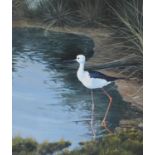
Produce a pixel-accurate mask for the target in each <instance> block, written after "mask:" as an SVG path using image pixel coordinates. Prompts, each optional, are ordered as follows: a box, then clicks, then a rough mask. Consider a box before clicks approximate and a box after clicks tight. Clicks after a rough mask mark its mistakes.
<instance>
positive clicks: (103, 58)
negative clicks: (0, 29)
mask: <svg viewBox="0 0 155 155" xmlns="http://www.w3.org/2000/svg"><path fill="white" fill-rule="evenodd" d="M13 27H38V28H45V29H46V30H52V31H56V32H68V33H74V34H82V35H86V36H88V37H91V38H92V39H93V40H94V43H95V48H94V56H93V57H92V58H91V59H90V60H89V62H88V64H89V65H97V64H103V63H106V62H110V61H113V60H115V59H120V58H122V57H124V56H126V53H124V52H122V51H121V50H120V51H115V49H111V50H107V45H109V42H110V40H111V35H112V32H111V31H110V30H108V29H107V28H102V29H101V28H97V29H94V28H70V27H64V28H60V27H52V28H48V27H47V26H46V25H43V24H41V23H40V22H35V23H34V22H31V21H25V20H24V21H15V22H13ZM108 49H109V48H108ZM116 52H117V54H114V53H116ZM100 71H101V72H104V73H106V74H108V75H112V76H124V75H123V74H122V73H121V72H119V70H116V71H114V70H103V69H101V70H100ZM116 85H117V89H118V91H119V92H120V94H121V95H122V97H123V98H124V100H125V101H127V102H130V103H131V104H133V105H134V106H136V107H137V108H138V109H140V110H142V107H143V92H142V91H143V89H142V83H141V82H139V81H137V79H132V80H127V81H124V80H121V81H117V82H116Z"/></svg>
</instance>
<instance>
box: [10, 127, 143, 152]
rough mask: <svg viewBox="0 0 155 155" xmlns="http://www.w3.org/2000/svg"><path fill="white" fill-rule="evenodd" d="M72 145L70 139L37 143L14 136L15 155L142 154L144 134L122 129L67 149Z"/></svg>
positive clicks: (139, 131)
mask: <svg viewBox="0 0 155 155" xmlns="http://www.w3.org/2000/svg"><path fill="white" fill-rule="evenodd" d="M70 145H71V143H70V142H68V141H63V140H61V141H59V142H55V143H50V142H44V143H42V144H39V143H37V142H36V141H35V140H33V139H31V138H26V139H23V138H21V137H15V138H13V148H12V149H13V155H47V154H53V153H55V152H57V153H58V152H59V155H142V154H143V134H142V131H141V130H138V129H133V128H132V129H126V130H121V131H120V132H119V133H115V134H109V135H107V136H105V137H104V138H101V139H98V140H96V141H90V142H85V143H81V147H80V148H79V149H75V150H72V151H69V150H68V149H65V148H67V147H69V146H70Z"/></svg>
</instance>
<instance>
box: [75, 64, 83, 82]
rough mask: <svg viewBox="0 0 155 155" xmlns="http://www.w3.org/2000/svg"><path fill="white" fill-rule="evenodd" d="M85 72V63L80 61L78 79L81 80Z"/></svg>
mask: <svg viewBox="0 0 155 155" xmlns="http://www.w3.org/2000/svg"><path fill="white" fill-rule="evenodd" d="M83 74H84V63H80V66H79V69H78V71H77V76H78V79H79V80H80V79H81V78H82V76H83Z"/></svg>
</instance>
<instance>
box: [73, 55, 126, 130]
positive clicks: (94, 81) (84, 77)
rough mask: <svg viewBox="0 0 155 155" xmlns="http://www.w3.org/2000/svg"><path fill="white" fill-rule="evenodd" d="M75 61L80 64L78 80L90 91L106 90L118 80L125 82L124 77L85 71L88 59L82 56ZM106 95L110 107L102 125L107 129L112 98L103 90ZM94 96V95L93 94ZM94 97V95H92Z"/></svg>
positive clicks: (78, 56)
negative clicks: (105, 88) (106, 87)
mask: <svg viewBox="0 0 155 155" xmlns="http://www.w3.org/2000/svg"><path fill="white" fill-rule="evenodd" d="M73 61H76V62H78V63H79V68H78V70H77V78H78V80H79V81H80V82H81V83H82V84H83V85H84V86H85V87H86V88H88V89H91V90H93V89H98V88H104V87H105V86H107V85H109V84H111V83H112V82H114V81H116V80H123V79H125V78H122V77H112V76H108V75H105V74H103V73H101V72H98V71H92V70H91V71H86V70H85V68H84V67H85V62H86V57H85V56H84V55H82V54H80V55H77V56H76V59H74V60H73ZM103 92H104V94H105V95H106V96H107V97H108V98H109V105H108V107H107V109H106V112H105V115H104V118H103V120H102V123H101V125H102V126H103V127H105V128H107V121H106V119H107V116H108V112H109V109H110V107H111V104H112V96H110V95H109V94H108V92H107V91H105V90H104V89H103ZM91 94H92V93H91ZM92 95H93V94H92ZM92 99H93V97H92ZM92 110H94V106H92Z"/></svg>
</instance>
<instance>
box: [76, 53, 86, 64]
mask: <svg viewBox="0 0 155 155" xmlns="http://www.w3.org/2000/svg"><path fill="white" fill-rule="evenodd" d="M75 60H76V61H77V62H78V63H79V64H84V63H85V61H86V57H85V56H84V55H77V56H76V59H75Z"/></svg>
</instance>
